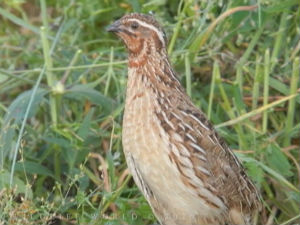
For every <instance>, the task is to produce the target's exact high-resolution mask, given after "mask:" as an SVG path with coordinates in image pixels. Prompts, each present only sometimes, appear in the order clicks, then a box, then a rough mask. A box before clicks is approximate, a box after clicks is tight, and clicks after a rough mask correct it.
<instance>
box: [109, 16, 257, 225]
mask: <svg viewBox="0 0 300 225" xmlns="http://www.w3.org/2000/svg"><path fill="white" fill-rule="evenodd" d="M108 31H112V32H115V33H116V34H117V35H118V36H119V37H120V38H121V39H122V40H123V41H124V43H125V45H126V47H127V49H128V51H129V69H128V83H127V93H126V104H125V113H124V121H123V135H122V136H123V147H124V153H125V156H126V160H127V164H128V167H129V169H130V171H131V173H132V175H133V178H134V180H135V182H136V184H137V186H138V187H139V189H140V190H141V191H142V192H143V194H144V196H145V198H146V199H147V201H148V202H149V204H150V205H151V207H152V210H153V212H154V214H155V216H156V217H157V219H158V220H159V222H160V223H161V224H166V225H177V224H178V225H181V224H201V225H215V224H218V225H219V224H226V223H227V224H250V219H251V217H252V216H253V214H254V213H255V211H256V210H257V209H259V207H260V201H259V197H258V196H259V195H258V193H257V190H256V188H255V186H254V185H253V184H252V183H251V181H250V180H249V178H248V177H247V175H246V174H245V172H244V169H243V167H242V166H241V164H240V162H239V161H238V159H237V158H236V156H235V155H234V154H233V153H232V151H231V150H230V149H229V147H228V146H227V145H226V143H225V142H224V141H223V139H222V138H220V137H219V136H218V134H217V133H216V131H215V130H214V128H213V127H212V125H211V124H210V122H209V121H208V120H207V119H206V117H205V115H204V114H203V112H201V111H200V110H199V109H197V108H196V107H195V106H194V105H193V103H192V102H191V100H190V98H189V97H188V96H187V95H186V93H185V91H184V90H183V88H182V87H181V85H180V82H179V81H178V80H177V78H176V75H175V73H174V71H173V69H172V67H171V65H170V63H169V59H168V56H167V52H166V43H167V42H166V37H165V34H164V32H163V29H162V28H161V27H160V25H159V24H158V23H157V21H156V20H155V19H154V18H153V17H152V16H149V15H143V14H137V13H133V14H129V15H125V16H124V17H122V18H121V19H120V20H118V21H116V22H115V23H114V24H112V25H111V26H110V27H109V28H108Z"/></svg>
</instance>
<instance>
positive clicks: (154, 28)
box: [128, 19, 165, 46]
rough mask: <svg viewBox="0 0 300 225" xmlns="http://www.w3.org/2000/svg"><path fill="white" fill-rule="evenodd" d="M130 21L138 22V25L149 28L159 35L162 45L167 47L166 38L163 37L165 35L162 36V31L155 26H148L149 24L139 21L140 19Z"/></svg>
mask: <svg viewBox="0 0 300 225" xmlns="http://www.w3.org/2000/svg"><path fill="white" fill-rule="evenodd" d="M128 21H133V22H137V23H139V24H140V25H141V26H143V27H147V28H149V29H151V30H153V31H154V32H155V33H156V34H157V36H158V38H159V40H160V41H161V43H162V44H163V46H165V39H164V37H163V34H162V32H161V31H160V30H158V29H157V28H156V27H155V26H153V25H151V24H148V23H145V22H144V21H141V20H138V19H128Z"/></svg>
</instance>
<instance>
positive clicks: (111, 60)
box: [104, 47, 114, 95]
mask: <svg viewBox="0 0 300 225" xmlns="http://www.w3.org/2000/svg"><path fill="white" fill-rule="evenodd" d="M113 60H114V48H113V47H111V49H110V56H109V62H110V63H109V66H108V70H107V81H106V84H105V89H104V95H107V94H108V90H109V87H110V81H111V77H112V75H113V73H114V71H113V66H112V62H113Z"/></svg>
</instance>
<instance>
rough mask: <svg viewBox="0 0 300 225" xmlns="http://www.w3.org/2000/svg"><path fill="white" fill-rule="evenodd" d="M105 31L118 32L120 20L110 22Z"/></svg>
mask: <svg viewBox="0 0 300 225" xmlns="http://www.w3.org/2000/svg"><path fill="white" fill-rule="evenodd" d="M106 31H108V32H113V33H118V32H120V31H122V29H121V23H120V21H119V20H117V21H116V22H114V23H113V24H111V25H110V26H108V27H107V28H106Z"/></svg>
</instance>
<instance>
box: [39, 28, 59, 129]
mask: <svg viewBox="0 0 300 225" xmlns="http://www.w3.org/2000/svg"><path fill="white" fill-rule="evenodd" d="M41 38H42V45H43V53H44V60H45V65H46V77H47V83H48V86H49V87H50V88H51V89H52V88H53V85H54V80H55V78H54V75H53V73H52V72H51V69H52V66H53V63H52V59H51V56H50V51H49V42H48V40H47V38H46V28H45V27H41ZM49 102H50V115H51V120H52V124H53V126H54V127H55V126H56V125H57V109H56V100H55V98H54V96H53V95H52V94H50V95H49Z"/></svg>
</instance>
